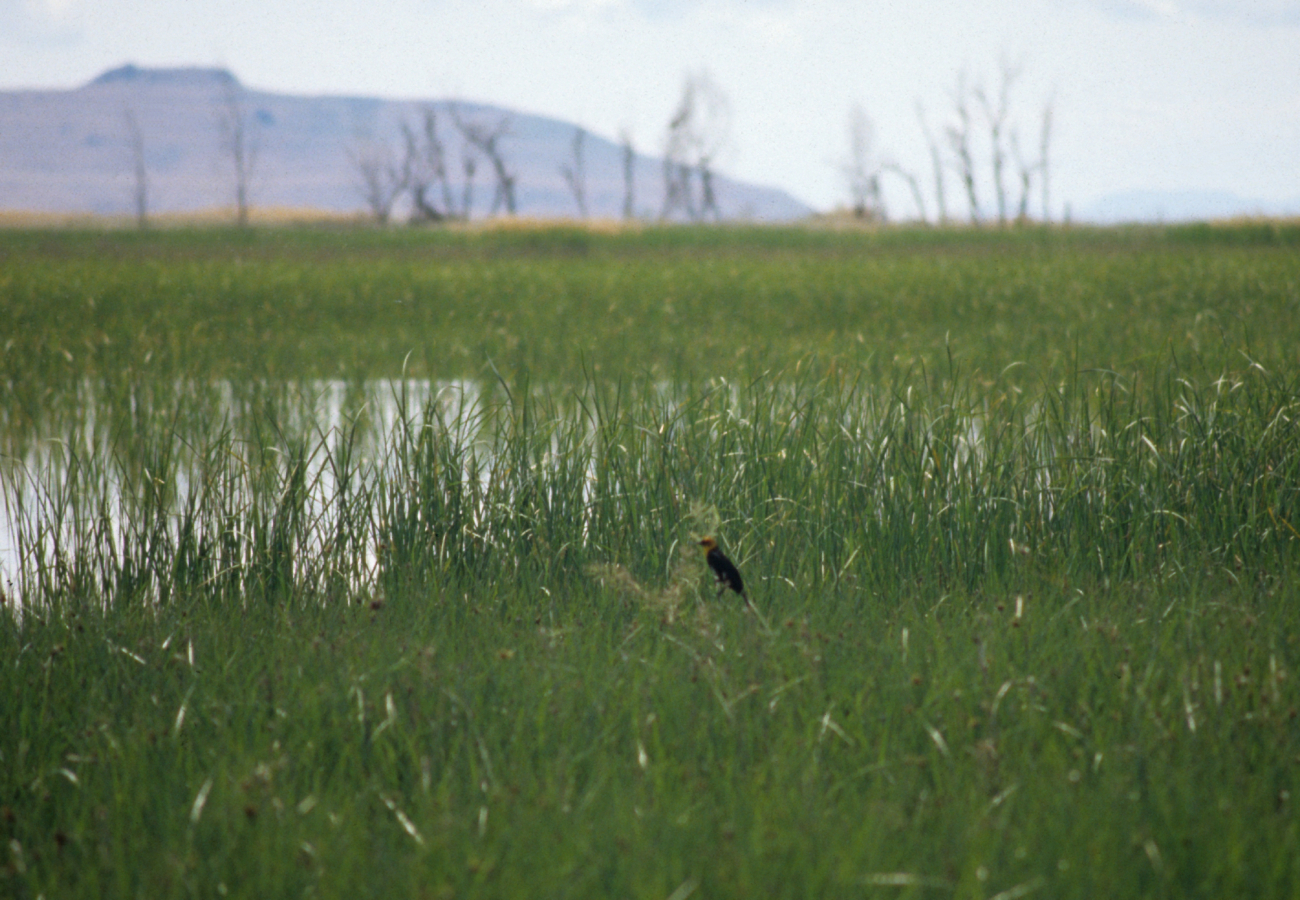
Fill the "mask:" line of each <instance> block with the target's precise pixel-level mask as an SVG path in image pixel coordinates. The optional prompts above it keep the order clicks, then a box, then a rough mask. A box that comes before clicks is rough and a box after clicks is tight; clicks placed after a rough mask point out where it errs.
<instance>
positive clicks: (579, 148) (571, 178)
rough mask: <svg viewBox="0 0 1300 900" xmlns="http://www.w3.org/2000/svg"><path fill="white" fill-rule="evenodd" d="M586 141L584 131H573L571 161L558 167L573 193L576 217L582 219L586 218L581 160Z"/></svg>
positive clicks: (583, 162) (584, 187)
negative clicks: (576, 208) (576, 209)
mask: <svg viewBox="0 0 1300 900" xmlns="http://www.w3.org/2000/svg"><path fill="white" fill-rule="evenodd" d="M586 140H587V132H586V131H584V130H583V129H581V128H575V129H573V160H572V162H570V163H569V164H567V165H563V166H560V174H561V175H563V176H564V180H565V182H567V183H568V185H569V190H570V191H571V192H572V193H573V202H574V203H576V204H577V206H578V215H579V216H580V217H581V218H584V219H585V218H587V168H586V165H585V160H584V159H583V144H584V143H585V142H586Z"/></svg>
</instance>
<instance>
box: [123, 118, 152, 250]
mask: <svg viewBox="0 0 1300 900" xmlns="http://www.w3.org/2000/svg"><path fill="white" fill-rule="evenodd" d="M123 118H124V119H125V121H126V139H127V144H128V145H129V146H130V148H131V168H132V174H133V175H134V176H135V180H134V184H133V188H134V190H133V193H132V199H133V200H134V201H135V221H136V225H138V226H139V227H140V229H141V230H144V229H145V228H147V227H148V225H149V170H148V168H147V166H146V165H145V156H144V132H143V131H141V130H140V122H139V120H138V119H136V117H135V112H133V111H132V110H131V108H130V107H127V108H126V109H125V110H123Z"/></svg>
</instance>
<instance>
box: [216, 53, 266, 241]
mask: <svg viewBox="0 0 1300 900" xmlns="http://www.w3.org/2000/svg"><path fill="white" fill-rule="evenodd" d="M243 90H244V89H243V87H242V86H241V85H240V84H239V82H238V80H236V79H235V78H234V76H230V77H229V78H228V80H227V81H226V82H225V85H224V91H223V95H224V96H223V102H222V106H221V111H220V117H219V121H218V130H219V131H220V135H221V149H222V153H223V154H224V155H225V156H226V157H227V158H228V159H229V161H230V166H231V169H232V170H233V174H234V177H235V220H236V221H237V222H238V223H239V225H240V226H241V227H243V226H245V225H247V224H248V192H249V186H250V183H251V181H252V178H253V172H254V170H255V169H256V168H257V155H258V150H259V147H258V142H257V136H256V135H255V134H254V133H253V131H254V124H253V120H252V118H251V117H250V116H249V114H248V110H247V109H246V108H245V105H244V97H243Z"/></svg>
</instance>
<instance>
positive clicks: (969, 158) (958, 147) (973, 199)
mask: <svg viewBox="0 0 1300 900" xmlns="http://www.w3.org/2000/svg"><path fill="white" fill-rule="evenodd" d="M952 105H953V113H954V114H955V115H956V117H957V118H956V121H955V122H953V123H951V124H949V125H948V127H947V128H946V129H945V133H946V134H947V137H948V146H949V147H950V148H951V150H952V152H953V155H954V156H955V157H956V161H955V165H956V169H957V174H958V176H959V177H960V178H961V184H962V187H963V188H965V190H966V202H967V204H968V205H969V206H970V220H971V224H978V223H979V220H980V204H979V197H978V196H977V194H976V190H975V156H974V154H973V153H972V152H971V113H970V91H969V90H968V89H967V87H966V76H965V74H964V73H963V74H962V75H961V76H960V77H959V78H958V79H957V87H956V89H955V90H954V91H953V94H952Z"/></svg>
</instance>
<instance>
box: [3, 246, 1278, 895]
mask: <svg viewBox="0 0 1300 900" xmlns="http://www.w3.org/2000/svg"><path fill="white" fill-rule="evenodd" d="M1297 243H1300V233H1298V232H1297V230H1296V229H1294V228H1289V227H1284V226H1256V225H1245V226H1241V227H1237V228H1233V227H1213V228H1211V227H1197V228H1170V229H1132V230H1098V231H1088V230H1080V231H1057V230H1041V231H1040V230H1018V231H1014V232H1008V233H1001V234H996V233H967V232H961V231H955V232H947V231H938V230H934V231H912V232H909V231H882V232H879V233H873V234H863V233H851V232H832V231H815V230H798V231H795V230H791V231H782V230H768V229H749V230H746V229H701V230H693V229H662V230H655V229H651V230H647V231H644V232H627V233H611V234H602V233H596V232H588V231H585V230H580V229H550V230H539V229H532V230H529V229H522V228H521V229H517V230H499V231H485V232H475V233H461V234H458V233H452V232H421V231H402V232H391V233H390V232H380V231H366V230H349V231H344V230H339V231H331V230H308V229H300V230H283V231H246V232H232V231H166V232H154V233H145V234H135V233H125V232H124V233H103V232H95V233H91V232H62V233H55V232H45V233H38V232H13V233H0V321H4V322H6V323H11V324H9V325H6V328H5V333H4V334H3V335H0V344H2V348H3V349H2V354H0V385H3V393H2V394H0V452H2V453H3V454H4V458H3V459H0V486H2V487H3V497H4V503H5V506H4V514H3V517H0V523H6V525H5V527H6V528H7V531H0V554H4V553H6V548H5V547H4V546H2V545H3V544H4V543H6V541H7V542H8V543H9V544H11V545H12V547H10V548H9V549H8V552H7V555H0V564H3V565H4V566H6V567H7V569H6V571H5V572H4V573H3V576H4V578H5V579H6V582H5V585H4V589H5V599H4V606H3V610H2V611H0V662H2V663H3V665H0V698H3V699H0V839H2V841H0V843H2V845H3V846H0V852H3V854H5V855H4V857H3V859H0V894H2V895H5V896H15V897H24V898H26V897H32V898H35V897H37V896H42V895H43V896H45V897H79V896H84V897H101V896H120V897H135V896H148V897H169V896H241V897H250V898H252V897H268V896H299V895H312V896H338V897H352V896H376V897H391V896H421V897H424V896H429V897H458V896H481V897H514V896H520V897H523V896H527V897H534V896H573V897H622V896H626V897H646V898H665V897H670V896H671V897H674V898H677V900H684V898H685V897H686V896H698V897H725V896H735V897H750V896H772V897H841V896H843V897H860V896H864V895H866V896H880V897H890V898H893V897H957V898H994V897H996V898H999V900H1012V898H1019V897H1026V896H1043V897H1081V898H1083V897H1087V898H1091V897H1102V896H1110V897H1136V896H1142V897H1179V898H1181V897H1224V896H1250V897H1296V896H1297V895H1300V824H1297V823H1300V816H1297V814H1296V808H1295V807H1296V804H1297V802H1300V798H1297V789H1300V777H1298V775H1300V720H1297V708H1298V707H1300V687H1297V675H1296V673H1297V671H1300V618H1298V616H1297V613H1296V610H1297V609H1298V608H1300V606H1298V603H1300V586H1297V583H1296V574H1297V569H1298V567H1300V531H1297V529H1298V528H1300V424H1298V423H1300V256H1297V254H1296V252H1295V249H1296V244H1297ZM704 533H709V534H717V535H718V536H719V537H720V538H721V540H722V542H723V545H724V548H725V550H726V552H727V554H728V555H729V556H730V557H731V558H732V559H733V560H734V561H735V562H736V563H737V564H738V565H739V567H740V569H741V571H742V572H743V574H744V577H745V582H746V586H747V588H748V590H749V594H750V596H751V597H752V598H753V600H754V602H755V603H756V605H757V606H758V607H759V608H760V610H761V611H762V614H763V616H764V618H765V619H766V621H767V622H770V623H771V626H772V628H771V630H770V631H769V630H768V629H766V628H764V627H762V626H761V625H760V623H759V622H758V621H756V619H755V617H754V616H753V615H752V614H750V613H748V612H746V611H745V610H744V607H743V603H742V602H741V601H739V600H738V599H737V598H735V597H734V596H733V595H730V594H728V595H727V597H724V598H723V599H722V600H717V599H715V597H714V590H713V586H712V582H711V578H710V577H709V576H708V574H707V572H706V569H705V564H704V559H703V554H702V553H701V552H700V548H699V547H698V546H696V545H695V544H694V543H693V541H694V540H698V538H699V537H700V536H701V535H703V534H704Z"/></svg>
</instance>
